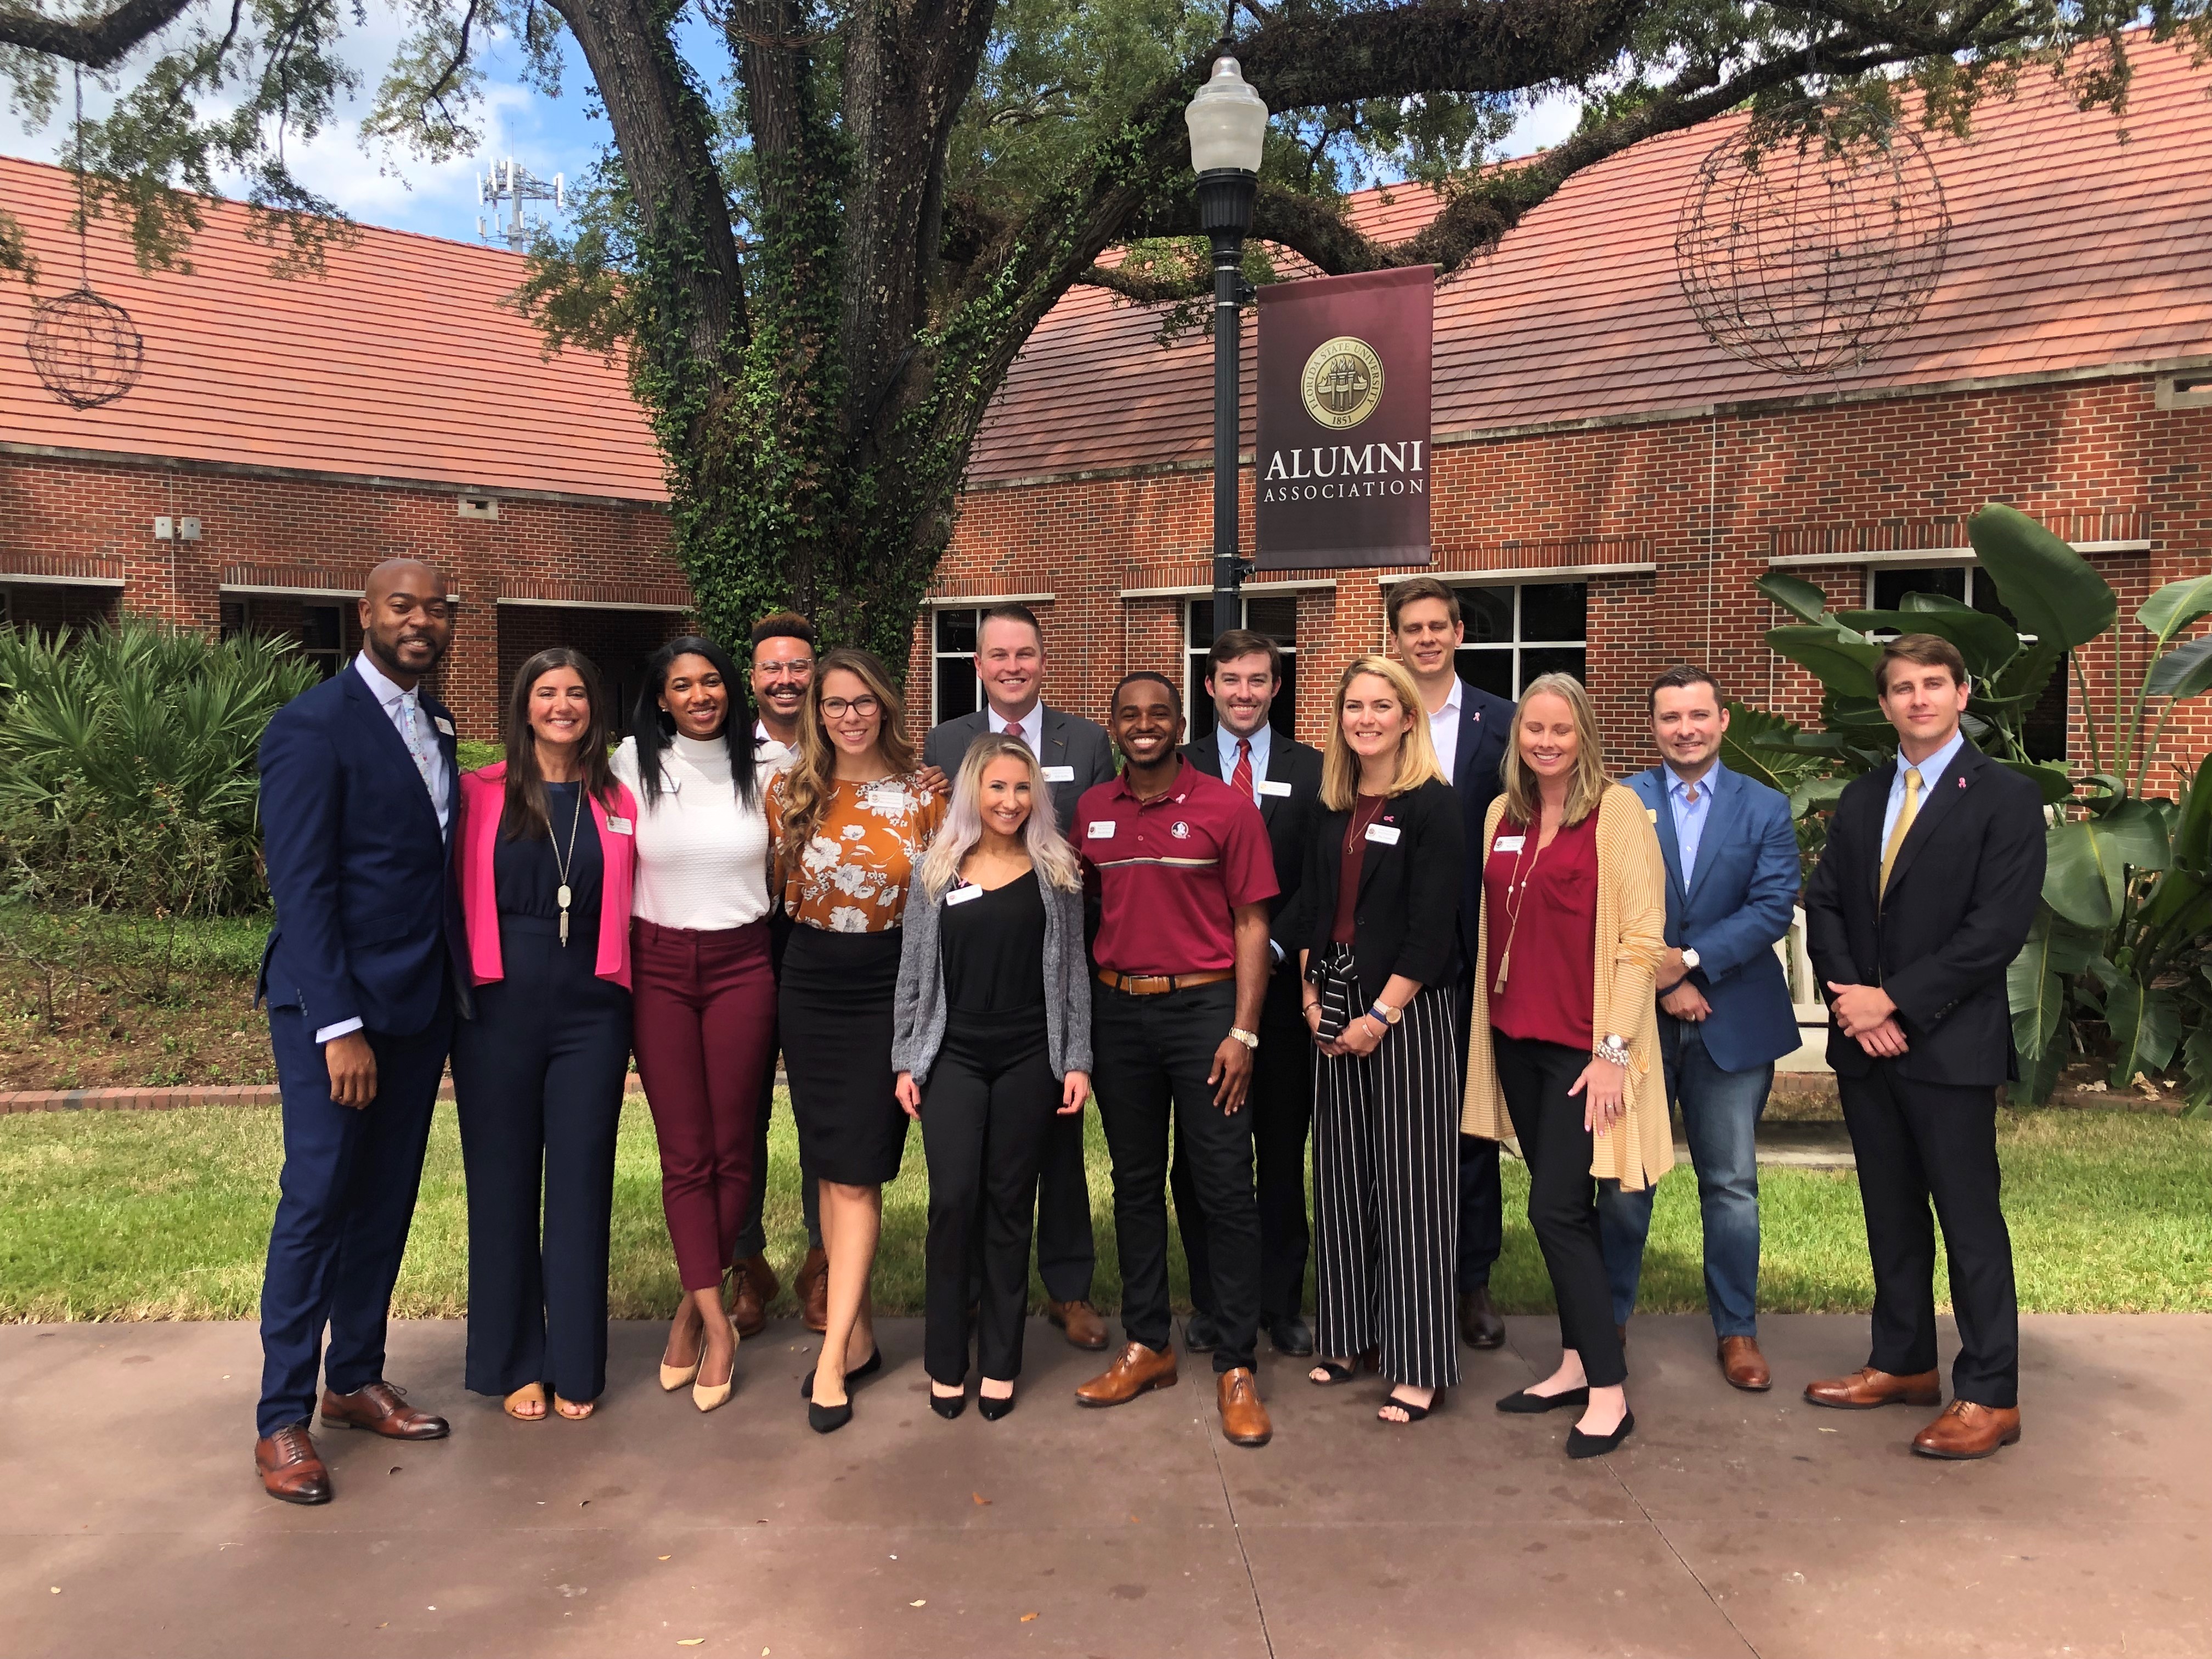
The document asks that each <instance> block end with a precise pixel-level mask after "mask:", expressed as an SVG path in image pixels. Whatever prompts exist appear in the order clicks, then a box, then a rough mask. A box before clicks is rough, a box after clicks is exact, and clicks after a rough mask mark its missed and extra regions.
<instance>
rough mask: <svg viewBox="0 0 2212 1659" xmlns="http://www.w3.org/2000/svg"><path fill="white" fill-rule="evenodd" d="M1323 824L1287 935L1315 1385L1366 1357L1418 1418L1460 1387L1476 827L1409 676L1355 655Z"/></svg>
mask: <svg viewBox="0 0 2212 1659" xmlns="http://www.w3.org/2000/svg"><path fill="white" fill-rule="evenodd" d="M1321 800H1322V814H1323V815H1322V818H1321V820H1320V823H1319V824H1318V825H1317V826H1316V830H1315V833H1314V837H1313V839H1312V841H1311V842H1310V843H1309V844H1308V852H1307V857H1306V871H1305V878H1304V881H1303V882H1302V883H1301V884H1300V885H1299V888H1298V894H1297V897H1296V898H1295V899H1293V900H1292V901H1291V904H1290V905H1289V906H1288V907H1287V908H1285V911H1284V913H1283V915H1281V916H1279V918H1278V919H1277V921H1276V928H1275V933H1276V939H1277V942H1278V943H1279V945H1281V946H1282V948H1283V949H1284V950H1285V951H1297V954H1298V962H1299V967H1300V970H1301V975H1302V977H1303V978H1304V981H1305V982H1304V985H1303V987H1301V995H1302V996H1303V998H1304V1012H1305V1020H1306V1024H1307V1027H1308V1028H1309V1029H1310V1030H1311V1031H1312V1032H1313V1036H1314V1042H1316V1045H1317V1046H1318V1047H1319V1048H1320V1051H1321V1060H1320V1065H1319V1067H1318V1073H1317V1075H1316V1079H1315V1088H1314V1142H1313V1145H1314V1236H1315V1241H1316V1252H1315V1254H1316V1258H1317V1260H1318V1261H1319V1279H1318V1291H1317V1295H1316V1308H1317V1310H1318V1318H1317V1320H1316V1327H1317V1328H1316V1333H1315V1347H1316V1352H1319V1353H1320V1354H1321V1355H1322V1358H1321V1359H1320V1360H1319V1362H1318V1363H1316V1364H1315V1366H1314V1368H1313V1370H1311V1371H1310V1373H1308V1376H1309V1380H1310V1381H1311V1382H1313V1383H1316V1384H1319V1385H1322V1386H1324V1387H1327V1386H1331V1385H1334V1384H1336V1383H1348V1382H1350V1381H1351V1380H1352V1377H1353V1376H1355V1375H1356V1374H1357V1371H1358V1367H1359V1365H1360V1364H1361V1363H1362V1362H1363V1361H1369V1362H1371V1363H1373V1364H1375V1365H1376V1367H1377V1368H1378V1369H1380V1370H1381V1371H1382V1373H1383V1376H1384V1377H1385V1378H1386V1379H1387V1380H1388V1381H1389V1383H1391V1384H1392V1388H1391V1390H1390V1394H1389V1398H1388V1399H1386V1400H1385V1401H1383V1406H1382V1407H1381V1409H1380V1411H1379V1412H1378V1413H1376V1414H1377V1416H1378V1417H1380V1418H1381V1419H1382V1420H1383V1422H1385V1423H1418V1422H1419V1421H1420V1420H1421V1419H1423V1418H1425V1417H1426V1416H1427V1415H1428V1414H1429V1410H1430V1407H1431V1406H1432V1405H1433V1404H1434V1403H1435V1401H1436V1396H1437V1390H1438V1389H1446V1388H1450V1387H1451V1386H1453V1385H1454V1384H1455V1383H1457V1382H1458V1381H1459V1344H1458V1340H1457V1335H1456V1332H1455V1328H1454V1324H1453V1304H1452V1292H1453V1288H1454V1283H1453V1264H1454V1263H1455V1261H1456V1260H1457V1258H1458V1231H1459V1121H1458V1120H1459V1086H1458V1084H1459V1068H1458V1066H1457V1064H1456V1063H1455V1062H1456V1059H1457V1057H1456V1055H1455V1054H1454V1052H1453V1050H1454V1048H1455V1046H1456V1039H1455V1036H1454V1030H1453V1024H1454V1022H1453V1018H1452V1013H1453V1008H1452V979H1453V973H1452V964H1453V963H1454V961H1455V955H1454V945H1453V940H1454V939H1456V938H1457V937H1458V934H1457V929H1458V926H1459V892H1460V884H1461V860H1462V850H1463V848H1464V845H1465V841H1466V831H1465V829H1463V828H1462V824H1461V813H1460V807H1459V801H1458V798H1457V797H1456V796H1455V794H1454V793H1452V787H1451V784H1450V782H1449V781H1448V780H1447V779H1446V778H1445V776H1444V774H1443V768H1442V767H1441V766H1439V765H1438V764H1437V755H1436V750H1435V749H1434V747H1433V746H1431V743H1430V741H1429V721H1428V716H1427V714H1425V712H1424V711H1423V708H1422V703H1421V698H1420V693H1419V690H1418V689H1417V688H1416V687H1415V685H1414V684H1413V676H1412V675H1411V674H1409V673H1407V671H1406V670H1405V668H1404V666H1403V665H1401V664H1399V663H1396V662H1394V661H1392V660H1390V659H1388V658H1385V657H1374V656H1370V657H1361V658H1359V659H1358V660H1356V661H1355V662H1353V663H1352V665H1351V666H1350V667H1348V668H1346V670H1345V671H1344V675H1343V678H1340V680H1338V681H1337V684H1336V705H1335V718H1334V720H1333V721H1332V723H1331V725H1330V727H1329V733H1328V746H1327V748H1326V749H1324V750H1323V751H1322V785H1321Z"/></svg>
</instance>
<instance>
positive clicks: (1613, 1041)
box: [1590, 1031, 1628, 1066]
mask: <svg viewBox="0 0 2212 1659" xmlns="http://www.w3.org/2000/svg"><path fill="white" fill-rule="evenodd" d="M1590 1053H1591V1054H1595V1056H1596V1057H1597V1058H1598V1059H1600V1060H1603V1061H1604V1062H1605V1063H1606V1064H1607V1065H1608V1066H1626V1065H1627V1064H1628V1044H1627V1043H1626V1042H1623V1041H1622V1040H1621V1039H1620V1036H1618V1035H1617V1034H1615V1033H1613V1032H1611V1031H1608V1032H1607V1033H1606V1035H1605V1037H1604V1039H1603V1040H1602V1041H1601V1042H1599V1043H1598V1044H1597V1046H1596V1047H1595V1048H1592V1049H1591V1050H1590Z"/></svg>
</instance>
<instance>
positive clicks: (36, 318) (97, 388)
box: [23, 288, 146, 409]
mask: <svg viewBox="0 0 2212 1659" xmlns="http://www.w3.org/2000/svg"><path fill="white" fill-rule="evenodd" d="M23 346H24V349H25V350H27V352H28V353H29V354H30V357H31V367H32V368H33V369H35V370H37V371H38V376H39V379H40V381H41V382H42V383H43V384H44V385H45V386H46V390H47V391H49V392H52V393H53V394H54V396H55V397H57V398H60V399H61V400H62V401H63V402H64V403H65V404H70V405H71V406H72V407H73V408H76V409H94V408H97V407H98V406H99V405H100V404H106V403H112V402H113V401H114V400H115V399H116V398H120V397H121V396H122V395H123V394H124V393H125V392H128V391H130V390H131V387H132V386H136V385H137V384H138V371H139V369H140V368H143V366H144V364H145V361H146V343H145V341H144V340H143V338H141V337H140V336H139V333H138V330H137V326H136V325H133V324H132V322H131V313H129V312H127V311H125V310H124V308H123V307H121V306H118V305H117V304H115V303H114V302H113V301H110V300H103V299H101V298H100V295H97V294H94V292H93V291H92V290H91V289H89V288H76V289H70V291H69V292H68V293H67V294H64V295H62V296H61V297H60V298H59V299H55V300H48V301H45V302H44V303H43V304H41V305H40V306H38V307H36V308H35V309H34V310H33V312H32V313H31V327H30V331H29V333H28V334H27V335H26V336H25V337H24V341H23Z"/></svg>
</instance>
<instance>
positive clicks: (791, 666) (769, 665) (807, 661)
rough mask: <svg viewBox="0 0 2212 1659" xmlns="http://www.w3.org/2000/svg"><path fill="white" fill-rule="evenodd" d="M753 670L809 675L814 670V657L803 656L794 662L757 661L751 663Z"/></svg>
mask: <svg viewBox="0 0 2212 1659" xmlns="http://www.w3.org/2000/svg"><path fill="white" fill-rule="evenodd" d="M753 672H754V673H756V674H806V675H811V674H812V673H813V672H814V659H813V658H811V657H805V658H802V659H799V660H798V661H795V662H757V663H755V664H754V665H753Z"/></svg>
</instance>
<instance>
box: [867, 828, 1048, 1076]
mask: <svg viewBox="0 0 2212 1659" xmlns="http://www.w3.org/2000/svg"><path fill="white" fill-rule="evenodd" d="M1037 886H1038V888H1039V889H1040V890H1042V892H1043V894H1044V961H1043V963H1042V972H1043V975H1044V1018H1045V1049H1046V1053H1047V1054H1048V1055H1049V1056H1050V1058H1051V1060H1052V1074H1053V1075H1054V1077H1056V1078H1065V1077H1066V1075H1067V1074H1068V1073H1070V1072H1088V1071H1089V1070H1090V1069H1091V960H1090V957H1089V954H1088V952H1087V951H1085V949H1084V943H1083V895H1082V894H1081V893H1065V892H1062V891H1061V890H1060V889H1059V888H1057V887H1054V885H1053V884H1051V883H1050V882H1048V881H1047V880H1045V879H1044V876H1043V872H1042V871H1040V872H1038V876H1037ZM946 891H947V892H949V891H951V889H950V888H948V889H946ZM944 914H945V898H944V895H943V894H940V895H939V896H938V897H937V899H936V900H935V902H932V901H931V900H930V898H929V896H927V894H926V893H924V892H923V890H922V888H921V883H920V882H918V881H917V882H916V883H915V885H914V887H913V889H912V890H911V891H910V893H909V895H908V899H907V906H906V915H905V916H904V917H903V918H902V921H901V925H900V928H899V933H900V940H899V972H898V993H897V998H896V1005H895V1010H894V1012H895V1016H896V1024H895V1025H894V1027H893V1029H892V1033H891V1070H893V1071H894V1072H912V1073H914V1080H915V1082H916V1083H921V1082H924V1081H926V1080H927V1079H928V1076H929V1068H930V1066H932V1065H933V1064H934V1063H935V1062H936V1060H937V1051H938V1050H939V1048H943V1047H944V1045H945V955H944V951H942V950H941V949H940V948H939V922H940V920H941V918H942V917H943V916H944Z"/></svg>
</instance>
